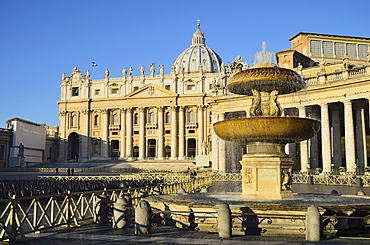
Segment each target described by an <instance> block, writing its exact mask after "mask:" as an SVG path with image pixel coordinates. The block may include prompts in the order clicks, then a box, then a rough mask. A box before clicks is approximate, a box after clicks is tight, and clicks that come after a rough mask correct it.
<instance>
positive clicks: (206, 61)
mask: <svg viewBox="0 0 370 245" xmlns="http://www.w3.org/2000/svg"><path fill="white" fill-rule="evenodd" d="M291 42H292V47H291V49H288V50H283V51H280V52H278V53H277V60H278V64H279V65H280V66H281V67H284V68H288V69H294V70H296V71H297V72H298V73H300V74H301V75H302V76H303V77H304V78H305V80H306V83H307V88H306V89H304V90H302V91H299V92H297V93H294V94H287V95H280V96H279V100H280V103H281V106H282V107H283V108H284V116H301V117H311V118H316V119H317V120H320V121H321V131H320V132H319V134H318V135H317V136H315V137H314V138H312V139H310V140H308V141H305V142H300V143H295V144H290V145H289V146H287V148H286V149H287V151H288V152H289V154H290V155H291V156H292V158H293V159H294V162H295V165H294V168H295V170H297V171H309V170H310V169H321V170H322V171H324V172H333V171H334V170H339V169H344V171H348V172H355V171H359V169H361V170H362V171H364V170H366V167H367V166H368V158H369V151H370V150H369V149H368V146H370V144H369V143H368V135H369V134H370V130H369V122H370V120H369V100H370V54H369V52H368V47H369V45H370V39H369V38H358V37H344V36H330V35H323V34H314V33H299V34H298V35H296V36H295V37H293V38H292V39H291ZM338 43H340V44H338ZM330 45H331V46H330ZM330 48H331V49H330ZM353 50H355V51H353ZM248 68H249V66H248V65H247V64H246V63H245V62H244V61H243V59H242V58H241V57H239V56H238V57H236V58H235V60H234V61H233V62H232V63H229V64H227V65H226V64H225V63H224V62H223V61H222V59H221V58H220V56H219V55H218V54H217V53H216V52H215V51H214V50H212V49H211V48H209V47H208V46H207V45H206V44H205V38H204V34H203V33H202V32H201V30H200V26H199V24H198V27H197V29H196V32H195V33H194V34H193V38H192V44H191V46H190V47H189V48H187V49H185V50H184V51H183V52H182V53H181V54H180V55H179V56H178V57H177V59H176V61H175V62H174V64H173V66H172V67H171V72H170V73H169V74H165V73H164V67H163V66H159V67H156V65H155V64H151V65H150V68H149V70H148V72H146V71H145V68H144V67H141V69H140V73H141V75H139V76H133V74H132V73H133V72H132V68H130V69H123V70H122V76H121V77H115V78H112V77H110V76H109V70H106V72H105V77H104V78H103V79H97V80H92V79H90V72H89V71H86V72H85V74H83V73H82V72H81V71H80V70H79V69H78V68H77V67H74V68H73V70H72V74H70V75H68V76H67V75H65V74H63V76H62V83H61V85H60V87H61V95H60V100H59V101H58V102H57V103H58V105H59V137H60V139H61V141H60V146H59V161H93V160H110V159H119V160H126V161H134V160H149V161H150V160H152V161H157V162H158V164H160V162H161V161H172V162H174V161H181V160H193V159H194V158H195V157H196V156H199V155H207V156H209V159H210V164H211V166H212V169H213V170H215V171H223V172H234V171H235V172H236V171H239V169H240V165H239V161H240V159H241V156H242V154H244V153H245V152H246V151H247V148H246V146H245V145H243V144H240V143H238V144H237V143H231V142H225V141H223V140H221V139H219V138H218V137H217V136H216V135H215V133H214V131H213V128H212V125H213V123H215V122H217V121H220V120H224V119H231V118H238V117H248V116H249V107H250V105H251V97H250V96H241V95H235V94H232V93H230V92H228V91H227V88H226V85H227V84H228V83H229V80H230V78H231V77H232V76H233V75H234V74H235V73H237V72H238V71H241V70H243V69H248Z"/></svg>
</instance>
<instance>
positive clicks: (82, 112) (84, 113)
mask: <svg viewBox="0 0 370 245" xmlns="http://www.w3.org/2000/svg"><path fill="white" fill-rule="evenodd" d="M80 112H81V114H83V115H87V114H89V112H91V110H89V109H84V110H81V111H80Z"/></svg>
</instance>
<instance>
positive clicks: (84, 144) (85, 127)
mask: <svg viewBox="0 0 370 245" xmlns="http://www.w3.org/2000/svg"><path fill="white" fill-rule="evenodd" d="M81 115H82V116H81V137H82V139H81V148H80V156H81V161H86V160H88V158H89V138H90V110H88V109H86V110H82V111H81Z"/></svg>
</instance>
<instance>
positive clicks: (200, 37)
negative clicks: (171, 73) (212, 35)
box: [173, 23, 222, 73]
mask: <svg viewBox="0 0 370 245" xmlns="http://www.w3.org/2000/svg"><path fill="white" fill-rule="evenodd" d="M221 63H222V60H221V58H220V56H219V55H218V54H217V53H216V52H215V51H213V50H212V49H210V48H209V47H207V45H205V38H204V34H203V33H202V32H201V31H200V24H199V23H198V28H197V30H196V32H195V33H194V34H193V39H192V45H191V46H190V47H189V48H188V49H186V50H185V51H184V52H182V53H181V54H180V55H179V56H178V57H177V59H176V61H175V63H174V64H173V67H174V69H175V71H176V73H182V72H186V73H188V72H200V70H203V72H212V73H213V72H220V65H221Z"/></svg>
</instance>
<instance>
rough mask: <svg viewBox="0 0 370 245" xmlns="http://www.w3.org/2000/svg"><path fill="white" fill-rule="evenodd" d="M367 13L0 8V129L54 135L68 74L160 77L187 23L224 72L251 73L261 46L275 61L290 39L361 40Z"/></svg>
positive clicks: (50, 3) (360, 3)
mask: <svg viewBox="0 0 370 245" xmlns="http://www.w3.org/2000/svg"><path fill="white" fill-rule="evenodd" d="M307 4H309V5H307ZM369 9H370V1H369V0H357V1H354V2H352V3H348V2H347V1H340V0H321V1H315V0H313V1H287V0H285V1H284V0H283V1H276V0H265V1H248V0H234V1H216V0H212V1H211V0H210V1H208V0H206V1H201V0H198V1H193V0H187V1H173V0H171V1H161V0H158V1H143V0H142V1H140V0H137V1H125V0H104V1H103V0H100V1H97V0H73V1H71V0H0V84H1V87H0V91H1V96H0V128H4V127H5V126H6V124H5V122H6V120H8V119H11V118H13V117H19V118H23V119H26V120H30V121H33V122H37V123H43V124H47V125H50V126H57V125H58V106H57V104H56V101H57V100H58V99H59V96H60V95H59V91H60V90H59V89H60V88H59V85H60V83H61V75H62V73H66V74H67V75H70V74H71V72H72V68H73V67H74V66H77V67H78V68H79V69H80V70H81V71H82V72H83V73H85V71H86V70H90V72H91V78H92V79H100V78H104V70H105V69H109V71H110V77H119V76H121V75H122V73H121V71H122V68H123V67H130V66H132V67H133V69H134V75H138V74H139V66H145V68H146V71H147V72H148V71H149V64H150V63H153V62H156V64H157V65H159V64H163V65H164V67H165V73H169V71H170V67H171V65H172V63H173V62H174V61H175V59H176V57H177V56H178V55H179V54H180V53H181V52H182V51H183V50H185V49H186V48H188V47H189V46H190V44H191V38H192V34H193V33H194V32H195V30H196V24H197V19H200V20H201V30H202V32H203V33H204V34H205V38H206V44H207V45H208V46H209V47H210V48H211V49H213V50H214V51H216V52H217V53H218V54H219V55H220V57H221V58H222V59H223V60H224V62H225V63H226V64H227V63H229V62H231V61H232V60H234V58H235V57H236V56H237V55H240V56H242V57H243V58H244V60H245V61H246V62H247V63H249V64H251V63H252V60H253V58H254V54H255V52H257V51H259V50H260V49H261V42H262V41H267V45H268V46H267V49H268V50H269V51H274V52H278V51H280V50H283V49H288V48H290V43H289V39H290V38H291V37H293V36H294V35H295V34H297V33H299V32H314V33H323V34H335V35H347V36H360V37H370V15H369ZM92 61H95V62H96V63H97V64H98V66H97V67H92V66H91V62H92Z"/></svg>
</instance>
